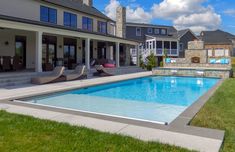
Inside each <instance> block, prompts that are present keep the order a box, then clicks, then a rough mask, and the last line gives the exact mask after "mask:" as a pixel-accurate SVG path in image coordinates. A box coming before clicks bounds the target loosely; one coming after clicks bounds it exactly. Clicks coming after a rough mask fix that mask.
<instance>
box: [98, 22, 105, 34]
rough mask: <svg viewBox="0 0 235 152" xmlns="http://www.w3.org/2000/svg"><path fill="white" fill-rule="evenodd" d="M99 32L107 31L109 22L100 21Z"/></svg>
mask: <svg viewBox="0 0 235 152" xmlns="http://www.w3.org/2000/svg"><path fill="white" fill-rule="evenodd" d="M98 32H100V33H104V34H106V33H107V23H106V22H101V21H98Z"/></svg>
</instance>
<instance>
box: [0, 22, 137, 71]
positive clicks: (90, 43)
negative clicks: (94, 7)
mask: <svg viewBox="0 0 235 152" xmlns="http://www.w3.org/2000/svg"><path fill="white" fill-rule="evenodd" d="M137 45H138V43H137V42H135V41H130V40H126V39H122V38H117V37H114V36H108V35H100V34H98V33H90V32H83V31H79V30H78V29H76V30H75V29H73V30H71V29H67V28H65V27H61V26H57V25H56V27H55V26H54V25H53V26H43V25H40V24H36V23H35V24H33V23H23V22H18V21H11V20H2V19H0V71H1V73H5V72H12V71H17V72H18V71H20V72H25V71H27V72H44V71H51V70H53V68H54V67H55V66H65V67H66V69H68V70H72V69H74V68H75V67H76V65H86V68H87V69H88V70H89V69H91V68H92V66H94V65H95V64H105V63H112V64H114V65H115V66H116V67H128V66H130V65H132V64H131V57H130V50H131V49H132V48H137Z"/></svg>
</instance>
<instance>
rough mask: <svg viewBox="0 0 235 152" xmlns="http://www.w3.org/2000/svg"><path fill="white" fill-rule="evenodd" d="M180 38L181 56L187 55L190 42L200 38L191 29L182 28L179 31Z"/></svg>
mask: <svg viewBox="0 0 235 152" xmlns="http://www.w3.org/2000/svg"><path fill="white" fill-rule="evenodd" d="M178 40H179V57H180V58H184V57H185V50H187V49H188V42H190V41H194V40H198V37H197V36H196V35H195V34H194V33H193V32H192V31H191V30H190V29H185V30H180V31H178Z"/></svg>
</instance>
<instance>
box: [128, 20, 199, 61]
mask: <svg viewBox="0 0 235 152" xmlns="http://www.w3.org/2000/svg"><path fill="white" fill-rule="evenodd" d="M126 26H127V27H126V28H127V30H126V31H127V34H126V36H127V38H129V39H134V40H137V41H140V43H141V45H140V47H139V49H140V50H141V52H142V56H143V58H146V57H147V56H148V55H149V54H150V53H151V52H152V53H154V55H155V56H156V58H157V59H158V62H159V63H160V62H161V61H162V59H163V56H164V55H165V53H164V51H166V52H167V56H169V57H174V58H177V57H183V56H184V52H185V49H187V46H188V42H189V41H193V40H195V39H197V37H196V36H195V35H194V33H193V32H192V31H191V30H189V29H186V30H181V31H177V30H176V29H175V28H174V27H173V26H164V25H154V24H140V23H127V24H126ZM132 52H133V53H132V55H133V56H134V60H135V56H136V53H135V52H136V51H134V50H133V51H132Z"/></svg>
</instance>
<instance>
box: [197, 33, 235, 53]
mask: <svg viewBox="0 0 235 152" xmlns="http://www.w3.org/2000/svg"><path fill="white" fill-rule="evenodd" d="M200 39H201V40H202V41H204V43H205V49H207V50H209V52H210V53H209V55H210V56H214V57H217V56H232V55H234V48H235V43H234V42H235V36H234V35H232V34H230V33H228V32H224V31H222V30H216V31H202V32H201V34H200Z"/></svg>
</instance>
